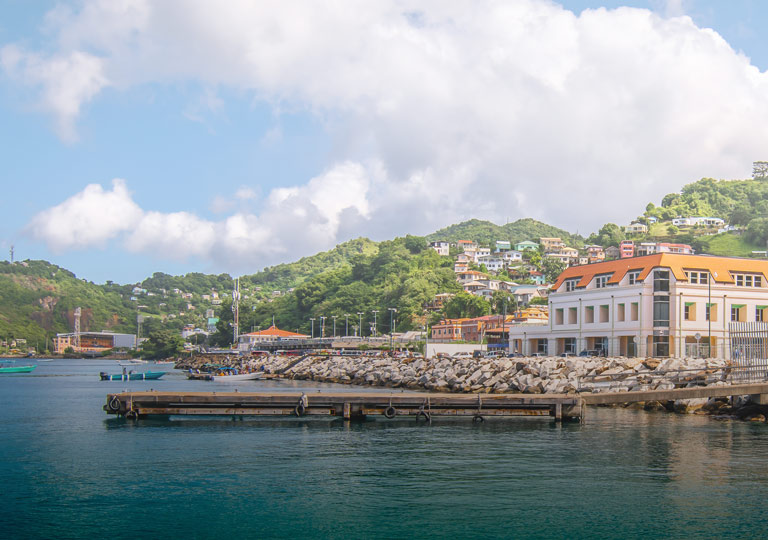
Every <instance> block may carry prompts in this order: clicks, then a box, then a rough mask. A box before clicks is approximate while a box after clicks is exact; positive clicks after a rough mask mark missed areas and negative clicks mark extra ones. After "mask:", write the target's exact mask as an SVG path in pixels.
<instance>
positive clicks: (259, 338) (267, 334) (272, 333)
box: [238, 325, 309, 351]
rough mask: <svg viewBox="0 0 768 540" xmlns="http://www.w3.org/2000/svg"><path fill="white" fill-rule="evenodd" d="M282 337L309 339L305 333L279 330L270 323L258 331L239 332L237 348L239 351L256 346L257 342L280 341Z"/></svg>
mask: <svg viewBox="0 0 768 540" xmlns="http://www.w3.org/2000/svg"><path fill="white" fill-rule="evenodd" d="M283 339H286V340H288V339H290V340H294V339H309V336H308V335H306V334H299V333H296V332H289V331H288V330H281V329H279V328H278V327H276V326H274V325H272V326H270V327H269V328H267V329H266V330H261V331H259V332H249V333H247V334H240V338H239V342H238V349H240V350H241V351H248V350H250V349H253V348H258V344H259V343H262V342H265V341H280V340H283Z"/></svg>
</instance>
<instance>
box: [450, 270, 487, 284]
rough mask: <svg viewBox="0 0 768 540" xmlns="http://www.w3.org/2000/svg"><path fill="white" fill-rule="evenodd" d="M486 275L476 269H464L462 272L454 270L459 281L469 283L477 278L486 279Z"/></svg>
mask: <svg viewBox="0 0 768 540" xmlns="http://www.w3.org/2000/svg"><path fill="white" fill-rule="evenodd" d="M487 277H488V276H487V275H486V274H483V273H482V272H478V271H477V270H466V271H464V272H456V279H457V280H458V282H459V283H461V284H464V283H469V282H470V281H475V280H477V279H486V278H487Z"/></svg>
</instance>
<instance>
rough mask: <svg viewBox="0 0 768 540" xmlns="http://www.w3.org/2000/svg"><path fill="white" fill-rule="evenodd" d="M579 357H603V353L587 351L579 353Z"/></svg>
mask: <svg viewBox="0 0 768 540" xmlns="http://www.w3.org/2000/svg"><path fill="white" fill-rule="evenodd" d="M579 356H605V352H604V351H603V350H602V349H589V350H583V351H581V352H580V353H579Z"/></svg>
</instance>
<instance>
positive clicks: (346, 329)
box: [344, 313, 349, 337]
mask: <svg viewBox="0 0 768 540" xmlns="http://www.w3.org/2000/svg"><path fill="white" fill-rule="evenodd" d="M344 320H345V322H344V337H348V336H349V313H345V314H344Z"/></svg>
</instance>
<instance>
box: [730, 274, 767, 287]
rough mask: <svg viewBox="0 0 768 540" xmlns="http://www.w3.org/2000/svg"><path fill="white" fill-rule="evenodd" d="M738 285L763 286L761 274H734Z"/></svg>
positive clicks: (734, 279)
mask: <svg viewBox="0 0 768 540" xmlns="http://www.w3.org/2000/svg"><path fill="white" fill-rule="evenodd" d="M732 275H733V281H734V282H735V284H736V286H737V287H762V286H763V285H762V283H763V280H762V279H761V276H759V275H755V274H732Z"/></svg>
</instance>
